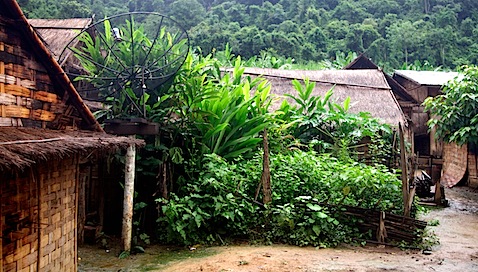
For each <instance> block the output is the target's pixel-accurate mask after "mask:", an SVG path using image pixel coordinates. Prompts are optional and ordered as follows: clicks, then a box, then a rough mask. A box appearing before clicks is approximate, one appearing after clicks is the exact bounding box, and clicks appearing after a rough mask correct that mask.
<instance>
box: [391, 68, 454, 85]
mask: <svg viewBox="0 0 478 272" xmlns="http://www.w3.org/2000/svg"><path fill="white" fill-rule="evenodd" d="M395 74H397V75H400V76H402V77H404V78H407V79H410V80H413V81H415V82H416V83H418V84H420V85H429V86H442V85H445V84H446V83H448V81H450V80H452V79H454V78H456V77H457V76H459V73H457V72H435V71H414V70H396V71H395Z"/></svg>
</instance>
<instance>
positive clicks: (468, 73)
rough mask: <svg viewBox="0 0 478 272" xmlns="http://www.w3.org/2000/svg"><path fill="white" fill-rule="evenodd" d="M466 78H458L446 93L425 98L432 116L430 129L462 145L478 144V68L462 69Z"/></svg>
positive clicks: (446, 88)
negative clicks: (434, 129)
mask: <svg viewBox="0 0 478 272" xmlns="http://www.w3.org/2000/svg"><path fill="white" fill-rule="evenodd" d="M462 72H463V77H462V78H461V77H460V78H456V79H455V80H453V81H451V82H449V83H448V84H447V85H445V86H444V88H443V94H442V95H438V96H436V97H433V98H432V97H429V98H427V99H426V100H425V102H424V105H425V110H427V111H429V112H430V114H431V115H432V118H431V119H430V120H429V121H428V125H429V127H430V128H431V129H433V128H436V135H437V137H438V138H440V139H443V140H445V141H447V142H455V143H457V144H460V145H463V144H466V143H469V144H472V145H474V146H477V145H478V92H477V91H478V67H477V66H469V67H465V68H464V69H463V71H462Z"/></svg>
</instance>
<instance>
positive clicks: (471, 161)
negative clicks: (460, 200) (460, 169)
mask: <svg viewBox="0 0 478 272" xmlns="http://www.w3.org/2000/svg"><path fill="white" fill-rule="evenodd" d="M477 163H478V160H477V158H476V155H475V154H473V153H470V152H469V153H468V186H470V187H473V188H478V167H477Z"/></svg>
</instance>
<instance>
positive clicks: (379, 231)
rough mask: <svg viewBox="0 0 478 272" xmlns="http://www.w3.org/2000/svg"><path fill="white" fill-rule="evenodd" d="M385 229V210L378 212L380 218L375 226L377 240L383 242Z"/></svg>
mask: <svg viewBox="0 0 478 272" xmlns="http://www.w3.org/2000/svg"><path fill="white" fill-rule="evenodd" d="M386 238H387V229H386V228H385V212H380V219H379V223H378V228H377V242H379V243H385V239H386Z"/></svg>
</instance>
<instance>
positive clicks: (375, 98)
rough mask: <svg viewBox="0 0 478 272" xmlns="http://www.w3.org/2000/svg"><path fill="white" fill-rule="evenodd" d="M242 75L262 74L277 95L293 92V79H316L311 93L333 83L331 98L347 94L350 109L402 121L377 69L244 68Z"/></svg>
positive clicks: (393, 122) (340, 100) (338, 99)
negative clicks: (303, 69) (307, 69)
mask: <svg viewBox="0 0 478 272" xmlns="http://www.w3.org/2000/svg"><path fill="white" fill-rule="evenodd" d="M244 75H246V76H247V75H251V76H259V75H262V76H263V77H264V78H266V79H268V80H269V81H270V82H271V85H272V89H271V93H273V94H275V95H278V96H281V97H284V96H283V95H284V94H292V95H296V94H297V91H296V90H295V89H294V87H293V85H292V83H291V82H292V80H293V79H297V80H303V79H305V78H309V80H310V81H311V82H315V83H316V86H315V89H314V91H313V95H316V96H323V95H324V94H325V93H326V92H327V91H328V90H329V89H330V88H332V87H333V88H334V91H333V93H334V94H333V96H332V99H333V100H334V101H335V102H337V103H343V101H344V100H345V99H346V98H347V97H350V100H351V106H350V112H353V113H359V112H370V113H371V114H372V116H373V117H376V118H379V119H381V120H382V121H383V122H385V123H388V124H390V125H394V126H395V125H398V123H400V122H401V123H404V124H405V123H406V119H405V116H404V115H403V112H402V110H401V109H400V106H399V105H398V102H397V101H396V99H395V97H394V96H393V94H392V90H391V89H390V86H389V85H388V83H387V80H386V79H385V76H384V74H383V73H382V72H381V71H380V70H377V69H361V70H320V71H301V70H277V69H260V68H246V69H245V72H244ZM334 86H335V87H334ZM289 101H290V100H289ZM290 102H291V101H290ZM280 103H281V101H279V102H278V103H276V104H275V105H274V106H273V108H274V107H275V108H277V107H278V106H279V105H280Z"/></svg>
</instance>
